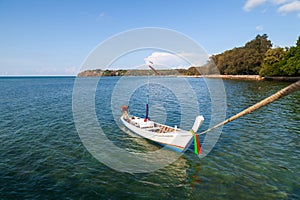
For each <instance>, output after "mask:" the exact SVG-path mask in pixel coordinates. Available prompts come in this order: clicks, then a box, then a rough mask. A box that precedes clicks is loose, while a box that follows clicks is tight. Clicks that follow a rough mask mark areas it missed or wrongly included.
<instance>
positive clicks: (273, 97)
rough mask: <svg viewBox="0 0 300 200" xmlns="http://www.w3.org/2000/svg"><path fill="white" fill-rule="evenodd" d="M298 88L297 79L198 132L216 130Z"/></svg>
mask: <svg viewBox="0 0 300 200" xmlns="http://www.w3.org/2000/svg"><path fill="white" fill-rule="evenodd" d="M298 90H300V81H297V82H295V83H293V84H291V85H289V86H287V87H285V88H283V89H281V90H279V91H278V92H276V93H275V94H273V95H271V96H269V97H268V98H265V99H264V100H262V101H260V102H258V103H256V104H254V105H253V106H251V107H249V108H247V109H245V110H243V111H241V112H240V113H238V114H236V115H234V116H232V117H230V118H229V119H227V120H225V121H223V122H221V123H219V124H217V125H216V126H214V127H212V128H209V129H207V130H206V131H203V132H201V133H198V135H202V134H205V133H207V132H210V131H212V130H214V129H216V128H219V127H220V126H222V125H224V124H227V123H228V122H231V121H233V120H235V119H237V118H240V117H242V116H244V115H247V114H249V113H251V112H253V111H255V110H257V109H259V108H261V107H263V106H265V105H267V104H269V103H272V102H273V101H275V100H277V99H280V98H282V97H284V96H287V95H289V94H291V93H293V92H295V91H298Z"/></svg>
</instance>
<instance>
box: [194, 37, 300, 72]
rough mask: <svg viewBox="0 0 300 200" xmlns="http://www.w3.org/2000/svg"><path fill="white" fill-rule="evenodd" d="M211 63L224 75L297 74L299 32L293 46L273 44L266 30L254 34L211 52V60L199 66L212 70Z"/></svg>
mask: <svg viewBox="0 0 300 200" xmlns="http://www.w3.org/2000/svg"><path fill="white" fill-rule="evenodd" d="M213 64H215V65H216V66H217V68H218V70H219V72H220V73H221V74H224V75H258V74H259V75H260V76H299V75H300V36H299V38H298V40H297V42H296V46H292V47H285V48H282V47H276V48H272V43H271V41H270V40H269V39H268V36H267V35H266V34H263V35H257V36H256V37H255V38H254V39H253V40H251V41H249V42H247V43H246V44H245V45H244V46H242V47H235V48H233V49H231V50H227V51H225V52H223V53H220V54H217V55H213V56H211V57H210V62H208V63H207V64H206V65H205V66H203V68H202V67H200V68H198V69H201V68H202V69H201V71H202V72H203V73H204V74H212V73H215V72H213V71H211V70H212V69H213V66H214V65H213Z"/></svg>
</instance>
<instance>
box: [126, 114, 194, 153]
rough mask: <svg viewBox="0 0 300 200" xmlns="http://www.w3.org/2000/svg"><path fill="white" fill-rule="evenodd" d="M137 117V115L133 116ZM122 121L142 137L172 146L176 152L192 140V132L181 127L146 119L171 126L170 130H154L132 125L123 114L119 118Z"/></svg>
mask: <svg viewBox="0 0 300 200" xmlns="http://www.w3.org/2000/svg"><path fill="white" fill-rule="evenodd" d="M135 118H137V117H135ZM120 119H121V121H122V123H123V124H124V125H125V126H126V127H127V128H128V129H129V130H131V131H132V132H134V133H136V134H137V135H140V136H141V137H144V138H146V139H149V140H151V141H154V142H156V143H158V144H160V145H162V146H167V147H169V148H172V149H174V150H176V151H177V152H183V151H185V150H186V149H187V148H188V147H189V146H190V144H191V143H192V141H193V136H194V135H193V133H192V132H190V131H185V130H181V129H174V128H172V127H169V126H166V125H161V124H158V123H154V122H152V121H148V122H151V123H154V124H155V125H161V126H164V127H168V128H171V130H174V131H171V132H162V133H159V132H154V131H153V128H140V127H139V126H137V125H134V124H132V123H129V122H128V121H126V120H125V119H124V116H122V117H121V118H120ZM169 130H170V129H169Z"/></svg>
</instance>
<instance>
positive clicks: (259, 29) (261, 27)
mask: <svg viewBox="0 0 300 200" xmlns="http://www.w3.org/2000/svg"><path fill="white" fill-rule="evenodd" d="M256 30H258V31H263V30H264V26H263V25H258V26H256Z"/></svg>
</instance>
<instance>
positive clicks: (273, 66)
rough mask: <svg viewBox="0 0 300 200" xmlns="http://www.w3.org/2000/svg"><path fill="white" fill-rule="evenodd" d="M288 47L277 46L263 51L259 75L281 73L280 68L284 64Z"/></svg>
mask: <svg viewBox="0 0 300 200" xmlns="http://www.w3.org/2000/svg"><path fill="white" fill-rule="evenodd" d="M287 51H288V49H283V48H281V47H277V48H274V49H269V50H268V51H267V52H266V53H265V57H264V62H263V65H262V68H261V69H260V71H259V75H260V76H278V75H282V74H283V73H282V71H281V68H282V66H283V65H284V58H285V57H286V54H287Z"/></svg>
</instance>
